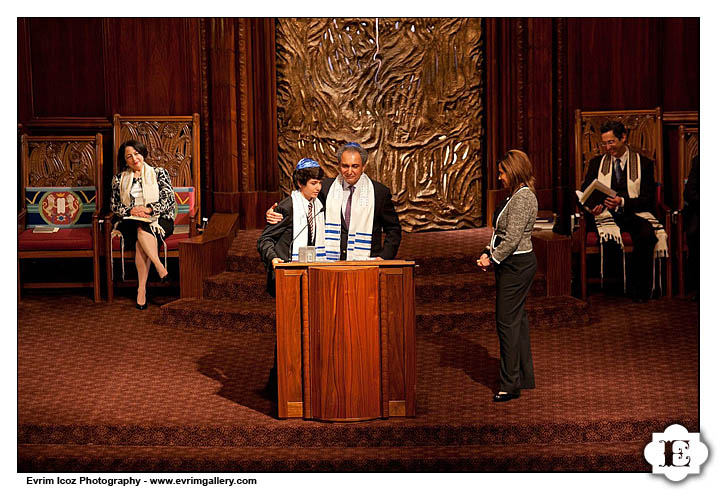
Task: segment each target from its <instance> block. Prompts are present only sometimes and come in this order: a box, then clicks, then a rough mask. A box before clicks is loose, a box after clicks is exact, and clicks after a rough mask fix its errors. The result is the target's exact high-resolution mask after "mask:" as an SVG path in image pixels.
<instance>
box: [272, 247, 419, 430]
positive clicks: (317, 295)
mask: <svg viewBox="0 0 718 491" xmlns="http://www.w3.org/2000/svg"><path fill="white" fill-rule="evenodd" d="M275 272H276V286H277V376H278V392H279V394H278V400H279V408H278V413H279V417H280V418H305V419H318V420H323V421H361V420H368V419H376V418H388V417H392V416H415V415H416V396H415V386H416V345H415V329H416V316H415V313H414V262H412V261H338V262H320V263H297V262H294V263H283V264H278V265H277V266H276V268H275Z"/></svg>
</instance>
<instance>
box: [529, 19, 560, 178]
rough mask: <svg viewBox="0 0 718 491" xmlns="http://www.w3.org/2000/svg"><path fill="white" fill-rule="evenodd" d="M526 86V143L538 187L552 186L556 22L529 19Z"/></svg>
mask: <svg viewBox="0 0 718 491" xmlns="http://www.w3.org/2000/svg"><path fill="white" fill-rule="evenodd" d="M527 38H528V54H527V67H526V71H527V80H530V83H528V84H527V85H526V144H525V149H526V152H527V153H528V155H530V158H531V162H532V163H533V167H534V176H535V177H536V187H537V188H546V187H548V188H550V187H551V185H552V182H553V175H552V174H553V158H554V156H553V154H554V146H553V145H547V144H546V142H550V141H553V97H552V95H553V70H551V69H550V68H551V66H552V58H553V50H552V43H553V22H552V20H551V19H529V20H528V22H527Z"/></svg>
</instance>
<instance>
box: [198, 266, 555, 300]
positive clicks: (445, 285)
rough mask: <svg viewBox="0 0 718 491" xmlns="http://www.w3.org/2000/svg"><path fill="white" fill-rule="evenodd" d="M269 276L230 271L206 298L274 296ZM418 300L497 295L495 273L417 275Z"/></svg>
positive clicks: (536, 289)
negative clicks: (269, 285) (267, 289)
mask: <svg viewBox="0 0 718 491" xmlns="http://www.w3.org/2000/svg"><path fill="white" fill-rule="evenodd" d="M266 282H267V277H266V275H265V274H260V273H240V272H236V271H226V272H224V273H220V274H218V275H215V276H211V277H209V278H207V279H205V280H204V298H211V299H215V300H220V299H226V300H237V301H244V302H263V301H269V300H270V299H271V297H270V295H269V294H268V293H267V292H266ZM415 286H416V303H417V304H423V303H428V302H470V301H473V300H474V299H477V298H484V297H486V296H492V295H494V291H495V288H496V281H495V279H494V275H493V273H482V272H473V273H465V274H440V275H432V276H426V275H424V276H418V277H417V278H416V283H415ZM530 295H531V296H534V297H543V296H545V295H546V281H545V278H544V276H543V275H542V274H537V275H536V278H535V279H534V282H533V285H532V286H531V292H530Z"/></svg>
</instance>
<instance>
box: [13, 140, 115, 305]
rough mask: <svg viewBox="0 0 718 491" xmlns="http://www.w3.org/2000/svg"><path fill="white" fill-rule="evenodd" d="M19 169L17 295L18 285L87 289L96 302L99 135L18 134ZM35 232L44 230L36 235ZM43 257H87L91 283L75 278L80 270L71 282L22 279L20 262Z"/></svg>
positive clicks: (97, 295) (98, 299)
mask: <svg viewBox="0 0 718 491" xmlns="http://www.w3.org/2000/svg"><path fill="white" fill-rule="evenodd" d="M21 173H22V176H21V177H22V185H21V191H20V192H21V198H22V208H21V210H20V213H19V215H18V299H19V293H20V290H21V288H22V287H25V288H71V287H73V288H74V287H77V288H82V287H91V288H92V289H93V295H94V300H95V302H99V301H100V299H101V292H100V250H101V247H100V240H101V236H100V212H101V208H102V184H101V176H102V135H101V134H99V133H98V134H97V135H95V136H27V135H22V137H21ZM38 227H39V228H38ZM55 228H56V229H57V231H55V232H52V231H51V230H54V229H55ZM41 230H44V232H45V233H37V232H40V231H41ZM48 232H49V233H48ZM47 258H56V259H57V258H59V259H67V258H86V259H88V260H89V261H87V262H88V267H87V273H88V275H89V273H90V272H91V273H92V281H87V282H82V281H79V282H78V281H77V279H78V278H79V277H80V275H81V274H82V272H77V275H78V277H77V278H75V273H74V272H73V273H72V276H73V278H70V279H71V280H72V281H64V282H57V281H53V282H35V283H22V281H21V279H20V270H21V268H20V261H22V260H23V259H47ZM50 271H51V269H49V268H48V273H49V272H50ZM48 275H49V274H48Z"/></svg>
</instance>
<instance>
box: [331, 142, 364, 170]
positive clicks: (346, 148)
mask: <svg viewBox="0 0 718 491" xmlns="http://www.w3.org/2000/svg"><path fill="white" fill-rule="evenodd" d="M344 152H356V153H358V154H359V156H360V157H361V165H366V161H367V160H368V159H369V153H368V152H367V151H366V150H364V147H362V146H361V145H359V144H358V143H354V142H349V143H345V144H344V145H342V146H341V147H339V150H337V162H341V161H342V155H343V154H344Z"/></svg>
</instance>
